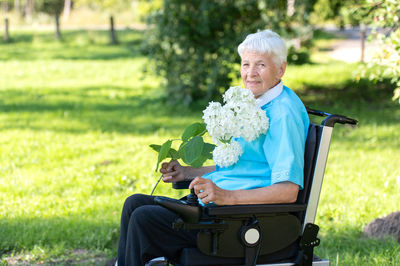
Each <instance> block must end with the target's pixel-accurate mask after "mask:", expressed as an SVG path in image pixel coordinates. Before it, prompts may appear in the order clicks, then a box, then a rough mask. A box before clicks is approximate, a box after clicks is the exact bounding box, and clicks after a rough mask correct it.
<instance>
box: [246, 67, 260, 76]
mask: <svg viewBox="0 0 400 266" xmlns="http://www.w3.org/2000/svg"><path fill="white" fill-rule="evenodd" d="M248 74H249V75H250V76H255V75H257V74H258V72H257V68H256V67H255V66H253V67H249V70H248Z"/></svg>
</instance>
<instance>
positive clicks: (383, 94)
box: [298, 79, 400, 125]
mask: <svg viewBox="0 0 400 266" xmlns="http://www.w3.org/2000/svg"><path fill="white" fill-rule="evenodd" d="M393 90H394V85H393V84H391V83H390V80H383V81H382V82H378V83H372V82H371V81H369V80H367V79H361V80H360V81H359V82H355V81H353V80H346V82H345V83H343V84H338V85H336V86H331V85H330V86H321V85H314V84H307V83H305V84H304V86H303V89H302V90H301V91H300V92H298V94H299V96H300V98H301V99H302V100H303V102H304V103H305V105H307V106H309V107H311V108H314V109H323V110H324V111H326V112H328V113H336V114H343V115H347V116H352V117H354V118H356V119H364V118H365V121H364V122H366V123H368V124H372V123H373V124H378V125H379V124H387V123H398V122H400V121H399V119H400V118H399V115H398V110H399V108H398V107H399V106H398V103H396V102H393V101H392V100H391V98H392V96H393Z"/></svg>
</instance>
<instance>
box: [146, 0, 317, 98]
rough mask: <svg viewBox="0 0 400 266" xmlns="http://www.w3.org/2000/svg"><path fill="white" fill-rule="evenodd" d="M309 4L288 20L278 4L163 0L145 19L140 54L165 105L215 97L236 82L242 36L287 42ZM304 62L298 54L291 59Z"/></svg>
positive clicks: (283, 3) (282, 3)
mask: <svg viewBox="0 0 400 266" xmlns="http://www.w3.org/2000/svg"><path fill="white" fill-rule="evenodd" d="M312 2H313V1H306V0H304V1H299V4H298V6H296V12H295V13H294V14H293V15H292V16H290V17H288V15H287V9H286V1H283V0H279V1H260V0H250V1H233V0H228V1H202V0H193V1H179V0H164V5H163V8H162V9H161V10H160V11H157V12H156V13H154V14H153V15H152V16H149V19H148V23H150V24H151V27H150V28H151V30H150V31H151V32H150V33H149V34H148V36H149V38H148V42H147V43H146V50H147V52H148V53H149V55H150V56H151V57H152V58H153V59H154V62H155V65H156V70H157V72H158V74H160V75H161V76H162V77H164V78H165V80H166V82H167V84H166V85H167V86H166V92H167V95H168V100H170V101H172V102H175V103H176V102H179V103H184V104H189V103H191V102H192V101H196V100H199V99H204V100H210V99H216V98H218V97H219V95H221V93H223V92H224V91H225V90H226V89H227V87H228V86H229V85H230V84H231V82H232V80H235V79H237V78H238V75H239V73H238V71H237V69H236V70H234V63H235V62H238V61H239V56H238V54H237V51H236V48H237V46H238V44H239V43H240V42H241V41H242V40H243V39H244V37H245V36H246V35H248V34H249V33H251V32H255V31H256V30H257V29H265V28H270V29H272V30H275V31H276V32H278V33H279V34H281V36H282V37H284V38H285V39H288V37H289V36H291V37H293V35H295V34H296V31H295V30H294V29H293V27H292V26H291V25H292V24H293V25H296V26H298V25H304V24H306V22H305V21H304V18H305V17H307V16H306V14H307V12H310V10H311V9H310V6H311V4H310V3H312ZM296 3H297V2H296ZM298 12H300V13H301V14H298ZM295 57H296V58H297V59H296V60H295V59H294V58H295ZM305 58H306V55H305V54H303V52H301V53H298V54H296V55H294V56H293V60H295V61H299V60H305ZM231 73H233V74H231Z"/></svg>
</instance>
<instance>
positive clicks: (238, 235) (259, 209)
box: [155, 108, 358, 266]
mask: <svg viewBox="0 0 400 266" xmlns="http://www.w3.org/2000/svg"><path fill="white" fill-rule="evenodd" d="M307 112H308V114H309V115H314V116H320V117H324V119H323V121H322V122H321V123H320V124H316V123H310V127H309V130H308V135H307V140H306V145H305V154H304V159H305V160H304V189H303V190H300V191H299V194H298V197H297V201H296V202H295V203H290V204H258V205H256V204H252V205H235V206H199V205H198V201H197V197H196V195H195V194H194V192H193V190H192V191H191V194H190V195H188V196H187V197H185V198H183V199H181V200H175V199H170V198H166V197H161V196H160V197H156V198H155V202H156V203H157V204H159V205H161V206H163V207H165V208H167V209H169V210H171V211H174V212H176V213H177V214H178V215H179V218H178V219H177V220H176V221H175V222H174V223H173V224H172V225H171V226H173V227H174V228H175V229H177V230H199V233H198V235H197V248H184V249H183V250H182V252H181V253H180V255H179V256H178V257H177V258H174V259H173V261H170V263H172V264H174V265H184V266H196V265H246V266H247V265H275V266H286V265H320V266H328V265H330V262H329V260H327V259H320V258H318V257H317V256H316V255H314V247H316V246H318V245H319V244H320V240H319V239H318V237H317V235H318V230H319V227H318V225H316V224H314V220H315V216H316V212H317V207H318V201H319V196H320V192H321V187H322V181H323V177H324V172H325V166H326V161H327V158H328V152H329V145H330V141H331V136H332V131H333V127H334V125H335V124H336V123H340V124H350V125H357V123H358V122H357V120H354V119H352V118H348V117H346V116H342V115H335V114H329V113H326V112H322V111H318V110H313V109H309V108H307ZM189 183H190V182H188V181H183V182H177V183H174V184H173V188H175V189H184V188H188V186H189Z"/></svg>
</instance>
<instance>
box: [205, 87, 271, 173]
mask: <svg viewBox="0 0 400 266" xmlns="http://www.w3.org/2000/svg"><path fill="white" fill-rule="evenodd" d="M223 98H224V102H225V105H223V106H222V105H221V104H220V103H217V102H210V103H209V105H208V107H207V108H206V109H205V110H204V111H203V113H204V115H203V120H204V122H205V123H206V126H207V131H208V133H209V134H210V136H211V137H212V139H213V141H214V143H215V144H216V145H217V147H216V148H215V150H214V152H213V159H214V161H215V163H216V164H218V165H219V166H230V165H232V164H235V163H236V162H237V160H238V159H239V156H240V155H241V154H242V151H241V148H240V145H239V143H238V142H236V141H233V139H234V138H239V137H242V138H244V139H245V140H247V141H249V142H250V141H253V140H255V139H257V138H258V137H259V136H260V135H261V134H265V133H266V132H267V130H268V126H269V120H268V117H267V116H266V114H265V111H263V110H261V108H259V107H257V105H256V100H255V98H254V95H253V93H252V92H251V91H250V90H247V89H243V88H241V87H230V88H229V90H227V91H226V93H225V94H224V95H223ZM238 145H239V146H238ZM238 147H239V148H238ZM228 162H229V164H228Z"/></svg>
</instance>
